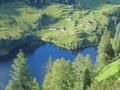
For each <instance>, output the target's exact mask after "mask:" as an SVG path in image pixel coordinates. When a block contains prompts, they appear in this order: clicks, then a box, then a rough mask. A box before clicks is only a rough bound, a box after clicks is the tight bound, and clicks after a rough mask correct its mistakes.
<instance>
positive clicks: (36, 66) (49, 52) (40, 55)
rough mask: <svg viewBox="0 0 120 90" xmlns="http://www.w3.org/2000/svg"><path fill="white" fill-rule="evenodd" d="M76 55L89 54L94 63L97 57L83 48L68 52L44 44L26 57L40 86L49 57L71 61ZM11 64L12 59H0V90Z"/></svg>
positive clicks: (5, 80)
mask: <svg viewBox="0 0 120 90" xmlns="http://www.w3.org/2000/svg"><path fill="white" fill-rule="evenodd" d="M78 54H82V55H87V54H89V55H90V56H91V58H92V60H93V61H95V60H96V56H97V49H95V48H85V49H83V50H77V51H70V50H65V49H62V48H59V47H57V46H55V45H53V44H50V43H45V44H44V45H42V46H39V47H37V48H36V49H35V50H32V51H31V52H30V53H28V54H27V55H26V56H27V59H28V61H27V62H28V65H29V67H30V69H31V71H32V74H33V76H34V77H36V78H37V80H38V82H39V83H40V84H42V82H43V79H44V75H45V72H46V65H47V62H48V58H49V56H52V58H53V59H54V60H55V59H57V58H62V57H64V58H65V59H67V60H70V61H73V60H74V58H75V57H76V55H78ZM12 63H13V59H12V57H8V58H6V59H5V60H3V59H2V58H0V90H4V88H5V86H6V84H7V83H8V80H9V79H10V70H11V65H12Z"/></svg>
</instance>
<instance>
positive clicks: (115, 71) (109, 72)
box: [95, 59, 120, 81]
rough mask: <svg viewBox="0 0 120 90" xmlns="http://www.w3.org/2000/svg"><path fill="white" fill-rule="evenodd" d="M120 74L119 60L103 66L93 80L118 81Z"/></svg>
mask: <svg viewBox="0 0 120 90" xmlns="http://www.w3.org/2000/svg"><path fill="white" fill-rule="evenodd" d="M119 72H120V59H118V60H116V61H114V62H112V63H111V64H109V65H107V66H105V67H104V68H103V69H102V70H101V71H100V72H99V74H98V75H97V77H95V80H97V81H102V80H109V79H118V78H119Z"/></svg>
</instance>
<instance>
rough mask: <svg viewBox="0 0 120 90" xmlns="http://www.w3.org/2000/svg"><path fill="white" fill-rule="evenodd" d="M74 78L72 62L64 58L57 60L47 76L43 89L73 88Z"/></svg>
mask: <svg viewBox="0 0 120 90" xmlns="http://www.w3.org/2000/svg"><path fill="white" fill-rule="evenodd" d="M73 80H74V79H73V76H72V68H71V64H70V63H69V62H68V61H65V60H64V59H61V60H56V61H55V62H54V64H53V67H52V71H51V72H50V73H47V75H46V77H45V80H44V83H43V90H73V86H74V85H73ZM48 82H49V83H48Z"/></svg>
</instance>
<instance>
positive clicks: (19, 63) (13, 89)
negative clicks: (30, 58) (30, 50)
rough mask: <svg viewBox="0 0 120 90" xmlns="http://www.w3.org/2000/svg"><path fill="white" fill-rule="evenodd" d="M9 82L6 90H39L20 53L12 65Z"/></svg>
mask: <svg viewBox="0 0 120 90" xmlns="http://www.w3.org/2000/svg"><path fill="white" fill-rule="evenodd" d="M12 69H13V70H12V73H11V80H10V81H9V83H8V85H7V86H6V90H40V86H39V84H38V83H37V81H36V79H34V78H33V77H32V75H31V73H30V71H29V68H28V66H27V64H26V58H25V56H24V54H23V53H22V52H21V51H20V52H19V53H18V55H17V57H16V59H15V60H14V63H13V65H12Z"/></svg>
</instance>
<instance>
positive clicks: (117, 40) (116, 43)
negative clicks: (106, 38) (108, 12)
mask: <svg viewBox="0 0 120 90" xmlns="http://www.w3.org/2000/svg"><path fill="white" fill-rule="evenodd" d="M112 43H113V49H114V51H115V54H116V56H117V57H118V56H119V54H120V24H118V25H117V29H116V34H115V37H114V39H113V42H112Z"/></svg>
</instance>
